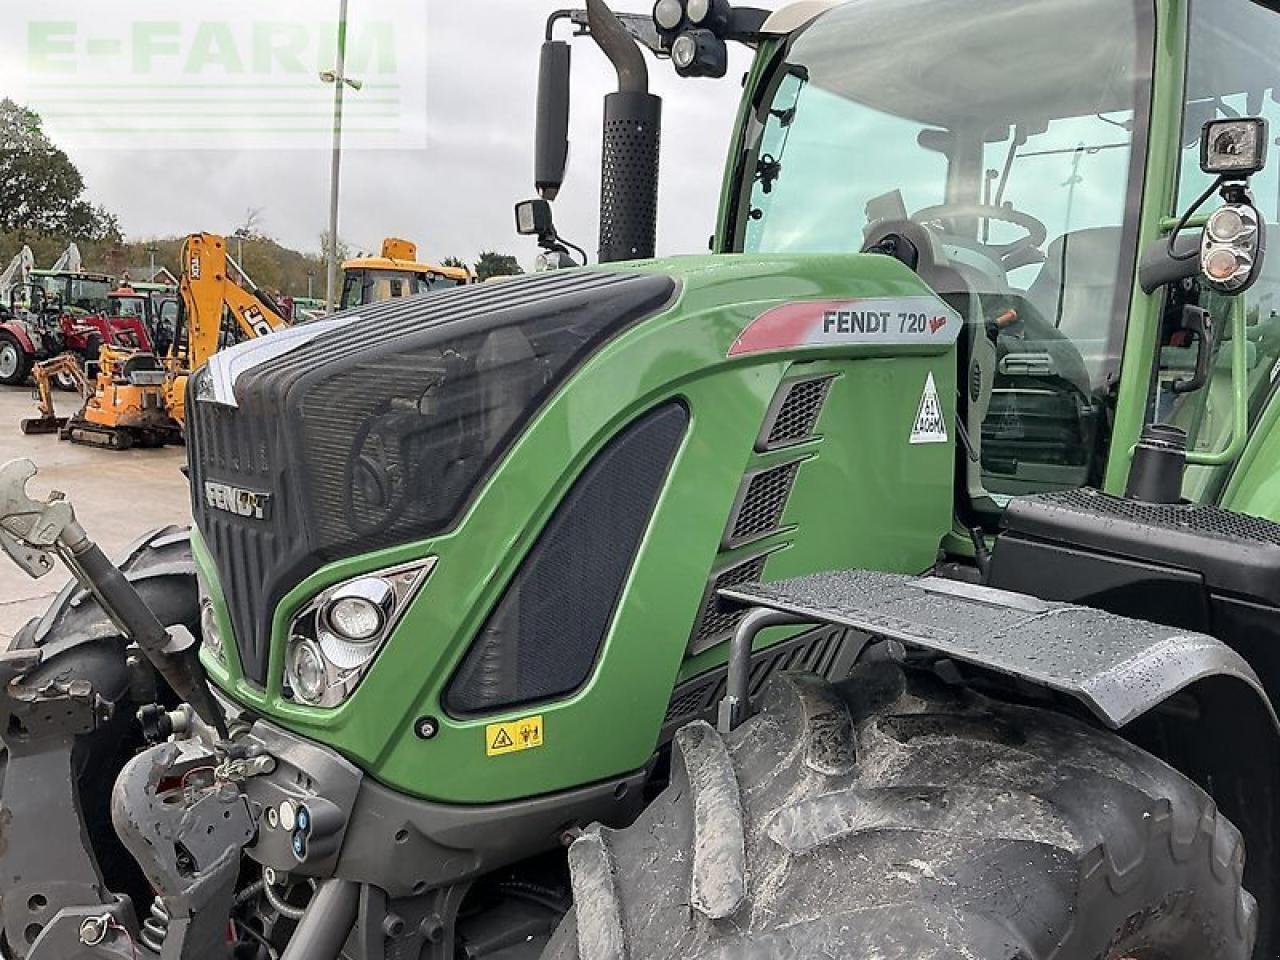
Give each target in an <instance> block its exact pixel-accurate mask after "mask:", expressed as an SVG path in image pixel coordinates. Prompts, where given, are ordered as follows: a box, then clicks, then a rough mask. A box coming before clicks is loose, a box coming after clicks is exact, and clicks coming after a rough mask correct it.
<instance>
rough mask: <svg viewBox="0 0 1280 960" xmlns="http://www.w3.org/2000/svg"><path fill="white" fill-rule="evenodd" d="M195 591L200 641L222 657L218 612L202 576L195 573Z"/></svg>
mask: <svg viewBox="0 0 1280 960" xmlns="http://www.w3.org/2000/svg"><path fill="white" fill-rule="evenodd" d="M196 592H197V595H198V597H199V601H200V642H201V644H202V646H204V648H205V649H206V650H208V651H209V652H210V653H211V654H212V655H213V656H214V657H215V658H216V659H218V660H221V659H222V651H223V637H222V631H221V630H220V629H219V628H218V614H217V611H216V610H215V609H214V606H213V597H212V596H211V595H210V593H209V588H208V587H207V586H206V585H205V582H204V577H202V576H200V575H199V574H198V573H197V574H196Z"/></svg>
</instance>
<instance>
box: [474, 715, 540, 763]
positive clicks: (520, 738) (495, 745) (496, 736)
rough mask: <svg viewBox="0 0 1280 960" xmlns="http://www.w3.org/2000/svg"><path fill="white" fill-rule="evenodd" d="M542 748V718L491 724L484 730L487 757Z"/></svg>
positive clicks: (524, 718)
mask: <svg viewBox="0 0 1280 960" xmlns="http://www.w3.org/2000/svg"><path fill="white" fill-rule="evenodd" d="M540 746H542V717H540V716H538V717H522V718H521V719H519V720H511V721H510V722H508V723H491V724H489V725H488V726H487V727H485V728H484V752H485V756H489V757H500V756H502V755H503V754H504V753H516V752H517V751H520V750H532V749H533V748H534V747H540Z"/></svg>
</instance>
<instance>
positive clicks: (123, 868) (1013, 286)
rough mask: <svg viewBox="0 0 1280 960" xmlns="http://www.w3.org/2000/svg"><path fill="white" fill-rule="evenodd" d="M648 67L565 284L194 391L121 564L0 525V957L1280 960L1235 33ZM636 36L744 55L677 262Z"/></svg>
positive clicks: (771, 50) (1252, 308)
mask: <svg viewBox="0 0 1280 960" xmlns="http://www.w3.org/2000/svg"><path fill="white" fill-rule="evenodd" d="M653 13H654V19H653V21H647V22H645V23H638V22H637V21H636V20H634V19H626V20H624V19H619V18H616V17H614V16H613V15H612V13H611V12H610V11H609V10H608V8H607V7H606V6H605V5H604V4H603V3H602V2H600V0H590V3H589V10H588V13H586V14H585V15H581V16H578V15H576V14H568V15H567V16H568V17H569V18H570V19H572V21H573V25H574V26H575V27H576V28H577V30H578V32H579V33H583V32H585V33H588V34H589V35H590V36H591V37H592V38H593V39H594V41H595V42H596V43H597V44H598V45H599V46H600V47H601V48H602V49H603V50H604V51H605V52H606V53H607V54H608V55H609V57H610V58H611V59H612V60H613V62H614V63H615V64H616V65H617V67H618V72H619V79H620V82H621V86H622V90H621V91H620V92H619V93H617V94H613V95H611V96H610V98H609V100H608V105H607V108H606V110H607V114H606V116H607V122H606V124H605V126H604V136H605V143H604V151H603V153H604V158H605V159H604V164H605V165H604V171H603V173H604V177H603V179H604V189H603V190H602V197H603V204H602V209H601V226H602V230H601V251H602V256H601V258H600V259H601V261H602V263H601V265H598V266H593V267H591V268H588V269H569V270H560V271H555V272H550V273H543V274H538V275H532V276H525V277H519V278H515V279H512V280H510V281H508V282H506V283H503V284H498V285H478V286H469V287H465V288H462V289H459V290H453V291H449V292H447V293H444V294H440V295H438V296H432V297H422V298H413V299H401V300H391V301H387V302H384V303H381V304H377V305H375V306H372V307H368V308H364V307H362V308H361V309H360V311H359V313H358V316H359V318H360V319H359V322H358V323H357V322H356V321H355V319H353V317H354V316H356V315H355V314H349V313H348V314H338V315H337V316H335V317H333V318H330V319H329V320H328V321H326V323H325V324H323V325H307V326H302V327H297V328H294V329H293V330H290V331H288V332H287V333H285V334H280V335H278V336H276V337H273V338H272V341H271V342H272V343H273V344H277V343H280V342H283V341H287V344H285V345H284V346H283V348H282V349H279V350H274V349H273V350H272V351H270V352H264V351H261V350H260V349H257V348H258V347H259V346H260V345H255V344H244V345H240V346H238V347H233V348H231V349H230V350H228V351H224V352H223V353H221V354H219V355H217V356H215V357H214V358H213V359H212V360H211V361H210V362H209V364H207V365H206V366H205V367H204V368H203V370H202V371H200V372H199V373H196V374H194V375H193V378H192V381H191V383H190V384H189V388H188V397H189V402H188V410H187V413H188V416H187V423H188V452H189V461H190V474H191V476H190V479H191V491H192V504H193V513H194V515H195V527H194V529H193V530H192V531H191V533H190V534H189V540H188V535H187V534H184V533H183V532H182V531H177V530H172V529H170V530H165V531H161V532H159V533H157V534H155V535H153V536H151V537H150V538H148V540H147V541H146V542H145V543H143V544H140V545H138V547H137V548H136V549H134V550H132V551H130V553H129V554H128V556H127V557H125V558H123V560H122V561H121V564H120V566H119V567H115V566H112V565H110V564H109V563H108V562H107V561H106V560H105V558H103V557H102V555H101V553H100V551H98V550H97V549H96V548H95V547H94V546H93V544H92V541H91V540H90V538H89V536H88V535H87V534H86V531H85V530H84V528H83V527H82V526H81V525H80V524H79V523H78V522H77V520H76V518H75V516H74V513H73V511H72V508H71V506H70V505H69V504H67V503H66V502H63V501H60V500H56V499H50V498H47V497H44V496H38V497H36V496H32V495H31V494H28V493H25V492H24V490H23V488H24V484H26V483H27V481H28V480H29V478H30V477H31V475H32V473H33V471H34V467H33V466H32V465H31V464H30V463H26V462H16V463H12V464H10V465H9V466H8V467H7V468H5V469H4V470H3V471H0V543H3V544H4V545H5V546H6V548H7V549H8V550H9V551H10V553H11V554H12V555H13V557H14V558H15V559H16V560H17V561H18V562H19V563H21V564H23V565H24V567H25V568H26V569H28V570H30V571H31V572H32V573H35V574H39V573H42V572H45V571H47V570H48V569H50V568H52V567H53V566H54V565H55V562H56V560H57V559H58V558H61V559H62V560H63V561H64V562H65V563H66V564H67V565H69V566H70V567H71V569H72V570H73V571H74V572H75V574H76V576H77V577H78V578H79V582H78V583H77V584H76V585H73V586H71V587H69V588H68V589H67V590H66V591H64V593H63V595H62V596H61V597H60V598H59V599H58V601H57V602H56V603H55V604H54V606H53V607H52V608H51V610H50V611H49V613H48V614H47V615H46V616H45V617H44V618H43V619H42V620H41V621H39V622H37V623H33V624H32V625H31V626H29V627H28V628H27V629H25V630H24V631H23V632H22V633H21V634H20V635H19V637H18V638H17V640H16V641H15V643H14V644H13V645H12V648H11V649H10V650H8V651H7V652H5V653H4V654H3V655H0V680H3V681H5V682H3V683H0V705H2V706H3V708H4V713H5V716H4V717H3V718H0V719H3V721H4V722H2V723H0V736H3V739H4V742H5V744H6V745H7V747H8V760H7V768H6V770H5V775H4V781H3V786H2V789H0V805H2V806H3V811H2V815H3V816H2V822H3V824H4V830H5V832H4V841H5V842H4V843H3V845H0V895H2V897H3V900H2V902H0V919H2V920H3V932H4V937H5V947H6V949H7V950H9V951H10V952H11V953H12V954H14V955H16V956H18V957H21V958H23V960H46V958H58V960H66V958H72V960H106V958H112V960H121V958H129V957H137V958H147V960H151V958H154V957H162V958H165V960H203V958H214V957H216V958H219V960H225V958H228V957H235V958H239V960H245V958H253V960H272V958H279V960H302V958H306V960H336V958H339V957H341V958H345V960H372V958H378V960H382V958H394V960H408V958H414V960H424V958H425V960H457V958H468V960H482V958H487V960H513V958H528V957H534V956H537V955H539V954H540V953H541V955H542V956H544V957H546V958H551V960H570V958H575V957H577V958H582V960H658V958H661V960H676V958H680V960H686V958H688V960H711V958H715V960H728V958H753V960H754V958H788V960H789V958H795V960H800V958H804V960H810V958H817V957H839V958H850V960H872V958H874V960H956V958H965V960H1209V958H1212V960H1246V958H1249V957H1250V956H1253V957H1255V958H1257V960H1272V958H1275V957H1276V956H1277V955H1278V954H1280V941H1278V940H1277V929H1278V927H1277V917H1280V904H1278V901H1277V891H1278V889H1280V888H1278V886H1277V878H1280V842H1278V840H1280V836H1278V829H1280V803H1278V802H1277V798H1278V797H1280V734H1278V732H1277V721H1276V715H1275V711H1274V707H1273V703H1274V698H1275V697H1276V696H1277V694H1280V655H1278V653H1277V651H1280V523H1277V521H1280V482H1278V479H1277V478H1280V388H1277V387H1276V385H1275V383H1274V382H1273V381H1276V380H1277V376H1276V371H1277V370H1280V317H1278V316H1277V314H1276V304H1275V300H1274V297H1275V295H1276V290H1277V279H1276V272H1275V270H1274V264H1275V263H1277V262H1278V261H1277V260H1276V259H1275V258H1272V259H1270V260H1268V259H1267V258H1266V257H1265V251H1264V238H1265V234H1266V233H1267V229H1268V227H1274V225H1275V223H1276V222H1277V220H1278V219H1280V209H1277V202H1278V199H1280V189H1277V184H1278V183H1280V180H1278V179H1277V178H1278V177H1280V159H1277V158H1276V157H1275V156H1274V155H1273V156H1272V157H1270V158H1268V157H1267V152H1268V150H1267V147H1268V144H1269V143H1270V142H1271V138H1272V137H1273V136H1274V130H1275V125H1274V124H1272V127H1271V129H1270V130H1269V129H1268V126H1267V123H1266V122H1265V121H1267V120H1280V100H1278V98H1277V95H1276V90H1277V78H1278V77H1280V69H1277V67H1278V66H1280V64H1278V61H1277V57H1278V56H1280V13H1277V11H1276V10H1275V9H1274V8H1273V5H1271V4H1262V3H1254V2H1251V0H927V2H925V0H851V2H847V3H827V2H822V0H807V2H804V3H800V4H796V5H794V6H791V7H786V8H783V9H781V10H779V11H777V12H775V13H772V14H765V13H760V12H758V11H756V12H753V11H749V10H745V9H740V8H733V7H730V6H729V4H727V3H726V2H724V0H661V2H659V3H658V4H656V6H655V7H654V11H653ZM562 19H564V18H563V17H561V16H559V15H557V17H555V18H553V21H552V23H551V25H550V27H551V29H552V30H559V29H561V28H562V26H563V24H561V22H560V21H561V20H562ZM629 27H634V29H635V32H634V34H633V33H632V31H631V30H630V29H629ZM549 32H550V31H549ZM636 34H638V35H639V36H638V39H640V41H641V42H646V43H651V44H652V45H653V46H654V47H656V49H657V50H658V51H660V52H661V53H662V54H663V55H666V56H670V58H671V60H672V61H673V63H674V65H675V66H676V68H677V69H678V70H680V71H681V72H683V73H686V74H694V75H697V74H704V75H705V74H715V73H723V72H724V71H725V68H726V62H727V61H726V57H725V49H726V45H727V44H728V43H731V42H738V41H745V42H748V43H750V44H751V45H752V46H753V47H754V48H755V61H754V64H753V66H752V68H751V70H750V72H749V73H748V74H747V76H746V78H745V83H744V93H743V100H742V107H741V112H740V114H739V120H738V123H737V126H736V130H735V133H734V135H733V141H732V145H731V148H730V151H729V161H728V164H727V167H726V173H725V179H724V186H723V193H722V197H723V200H722V203H721V205H720V209H719V215H718V218H717V226H716V237H715V240H714V244H713V246H714V250H713V252H712V254H711V255H709V256H696V257H675V258H668V259H658V260H654V259H640V260H635V259H624V258H635V257H640V258H647V257H649V255H650V254H651V253H652V251H653V249H654V239H655V233H654V223H655V211H656V198H657V169H658V165H657V158H658V139H659V138H658V120H659V110H658V104H657V102H656V98H654V97H653V96H652V95H651V94H649V93H648V92H647V81H646V78H647V69H648V66H647V63H646V61H645V59H644V58H643V57H642V55H641V51H640V50H639V49H638V48H637V47H636V42H635V39H633V37H634V36H635V35H636ZM478 39H479V40H480V41H482V40H483V37H480V38H478ZM546 51H547V52H546V53H545V54H544V71H543V76H544V81H545V85H544V88H543V89H544V91H546V96H544V97H543V106H544V107H545V109H544V110H543V111H542V115H543V117H544V125H543V127H542V129H541V133H542V136H540V137H539V142H540V143H542V144H544V145H545V146H546V147H547V148H548V151H547V152H544V153H543V154H542V160H544V161H548V162H546V163H539V164H538V181H539V186H540V188H541V189H542V190H543V192H544V196H543V198H542V199H546V196H545V195H546V194H550V193H554V192H555V190H557V189H558V188H559V186H560V176H561V172H562V171H561V170H560V169H559V168H560V166H561V165H562V164H561V163H559V162H557V158H559V161H562V160H563V156H564V149H563V142H562V140H561V138H560V137H559V136H557V134H556V131H557V129H563V128H562V127H558V126H557V125H556V124H555V123H554V121H555V118H562V117H563V112H562V110H561V107H562V106H563V102H564V96H565V93H566V91H567V90H568V88H569V81H568V77H567V74H566V73H565V72H564V70H563V68H567V64H568V55H567V46H566V45H565V43H564V41H561V40H558V39H555V38H554V37H553V38H552V39H550V40H549V41H548V46H547V47H546ZM477 62H481V61H477ZM479 69H483V67H482V66H481V67H480V68H479ZM691 95H692V94H691ZM548 124H550V125H548ZM548 212H549V211H548V210H547V208H546V207H545V206H543V205H540V204H533V205H526V206H522V207H521V213H520V218H519V222H520V225H521V227H522V229H529V230H532V231H534V232H539V233H541V234H542V235H543V236H544V238H545V239H546V240H547V242H548V243H549V244H551V245H555V244H556V243H557V242H558V241H557V232H556V230H555V226H554V224H552V223H551V221H550V218H549V217H548V216H547V214H548ZM85 520H86V522H89V518H85ZM81 583H82V584H83V587H82V586H81V585H80V584H81ZM86 589H87V591H88V592H87V593H86V592H85V590H86ZM553 931H554V932H553Z"/></svg>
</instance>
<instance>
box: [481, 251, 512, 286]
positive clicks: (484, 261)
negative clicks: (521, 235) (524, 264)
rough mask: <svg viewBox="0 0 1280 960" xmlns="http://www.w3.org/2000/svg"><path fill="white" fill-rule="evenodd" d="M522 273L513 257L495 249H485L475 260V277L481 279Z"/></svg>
mask: <svg viewBox="0 0 1280 960" xmlns="http://www.w3.org/2000/svg"><path fill="white" fill-rule="evenodd" d="M518 273H524V270H523V269H522V268H521V267H520V264H519V262H518V261H517V260H516V258H515V257H513V256H511V255H510V254H506V253H498V252H497V251H495V250H485V251H484V252H483V253H481V254H480V259H479V260H477V261H476V277H477V278H478V279H480V280H481V281H485V280H488V279H489V278H490V277H510V276H514V275H516V274H518Z"/></svg>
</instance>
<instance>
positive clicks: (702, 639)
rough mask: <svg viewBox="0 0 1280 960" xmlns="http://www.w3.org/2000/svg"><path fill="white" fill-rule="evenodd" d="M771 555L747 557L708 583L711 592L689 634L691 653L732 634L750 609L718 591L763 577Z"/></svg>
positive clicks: (708, 646) (721, 640) (708, 591)
mask: <svg viewBox="0 0 1280 960" xmlns="http://www.w3.org/2000/svg"><path fill="white" fill-rule="evenodd" d="M767 559H769V556H768V554H761V555H760V556H758V557H752V558H751V559H750V560H744V561H743V562H742V563H740V564H738V565H737V566H735V567H730V568H729V569H728V570H724V571H722V572H721V573H719V574H717V575H716V576H715V577H713V578H712V580H711V582H710V583H709V584H707V593H706V596H705V597H704V599H703V601H702V607H701V609H700V610H699V613H698V619H697V621H696V622H695V623H694V627H693V636H691V637H690V638H689V651H688V654H687V655H688V656H691V657H692V656H696V655H698V654H699V653H701V652H702V651H703V650H707V649H709V648H710V647H714V646H715V645H716V644H717V643H722V642H723V641H725V640H727V639H729V637H730V636H732V634H733V631H734V629H735V628H736V627H737V626H738V621H739V620H741V619H742V618H743V617H744V616H746V613H747V611H746V609H745V608H744V607H743V606H742V605H741V604H731V603H726V602H725V601H724V600H722V599H721V598H720V597H719V596H717V591H720V590H724V589H725V588H727V587H734V586H739V585H741V584H744V583H752V582H753V581H758V580H761V579H763V578H764V562H765V561H766V560H767Z"/></svg>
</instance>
